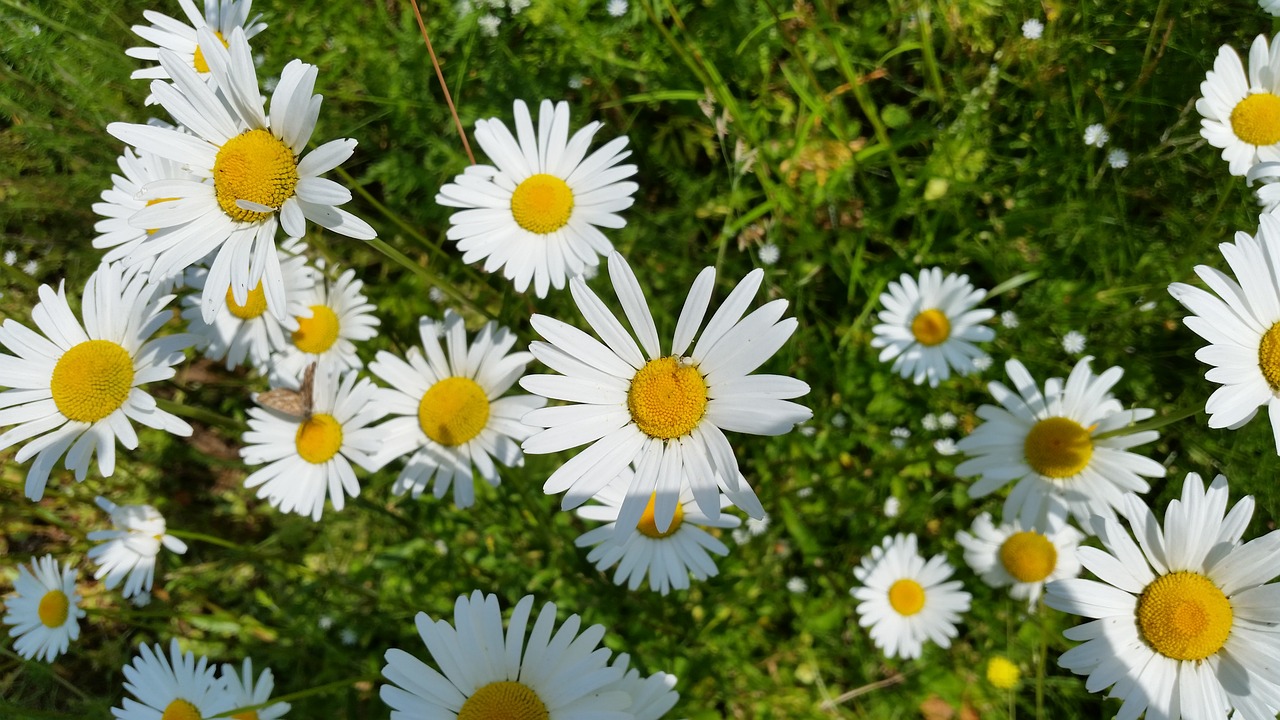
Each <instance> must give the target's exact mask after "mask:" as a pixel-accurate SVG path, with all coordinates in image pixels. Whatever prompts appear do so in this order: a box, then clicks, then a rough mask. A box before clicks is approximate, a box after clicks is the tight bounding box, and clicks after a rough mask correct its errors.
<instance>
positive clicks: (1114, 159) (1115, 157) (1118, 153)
mask: <svg viewBox="0 0 1280 720" xmlns="http://www.w3.org/2000/svg"><path fill="white" fill-rule="evenodd" d="M1107 164H1108V165H1110V166H1111V167H1113V168H1115V169H1116V170H1119V169H1120V168H1125V167H1129V153H1127V152H1125V151H1124V150H1121V149H1120V148H1115V149H1114V150H1112V151H1111V152H1109V153H1107Z"/></svg>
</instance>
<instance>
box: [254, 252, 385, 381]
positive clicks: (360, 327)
mask: <svg viewBox="0 0 1280 720" xmlns="http://www.w3.org/2000/svg"><path fill="white" fill-rule="evenodd" d="M363 290H364V281H363V280H357V279H356V271H355V270H354V269H351V268H348V269H347V270H344V271H343V272H342V274H341V275H339V276H338V279H337V280H328V279H318V280H316V282H315V283H314V284H313V285H312V286H311V289H310V290H305V291H303V292H302V293H301V294H300V295H299V296H298V297H297V299H296V302H297V304H298V305H300V306H301V307H302V308H303V309H302V310H301V312H300V313H299V314H298V315H296V316H294V317H292V318H290V319H289V322H291V323H297V328H296V329H294V330H293V331H292V332H291V333H290V334H289V337H288V338H287V342H286V343H285V346H284V349H283V350H281V351H280V352H278V353H276V355H275V357H274V358H273V359H272V365H271V371H270V375H269V377H270V378H271V382H272V383H274V384H276V385H290V384H294V385H295V386H296V383H297V382H298V379H299V378H301V377H302V374H303V373H304V372H305V371H306V369H307V366H309V365H311V364H312V363H316V364H317V365H318V366H319V368H320V369H321V370H328V371H331V372H342V371H344V370H348V369H352V368H360V367H363V365H364V363H363V361H361V360H360V356H359V355H356V346H355V344H356V343H357V342H363V341H365V340H368V339H369V338H372V337H376V336H377V334H378V326H379V325H380V324H381V322H382V321H381V320H379V319H378V316H376V315H374V314H373V311H374V310H376V309H377V308H375V307H374V305H373V303H370V302H369V299H368V298H367V297H366V296H365V294H364V292H363ZM290 302H291V303H292V302H295V301H294V299H293V298H290Z"/></svg>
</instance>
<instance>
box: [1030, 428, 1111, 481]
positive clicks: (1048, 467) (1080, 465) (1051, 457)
mask: <svg viewBox="0 0 1280 720" xmlns="http://www.w3.org/2000/svg"><path fill="white" fill-rule="evenodd" d="M1022 452H1023V454H1024V455H1025V456H1026V458H1027V464H1028V465H1030V466H1031V469H1032V470H1035V471H1036V472H1038V473H1040V474H1041V475H1043V476H1045V477H1047V478H1053V479H1055V480H1061V479H1064V478H1069V477H1075V476H1076V475H1077V474H1078V473H1079V472H1080V471H1081V470H1083V469H1084V468H1085V466H1086V465H1088V464H1089V459H1090V458H1092V457H1093V439H1092V438H1091V437H1090V430H1089V429H1088V428H1086V427H1083V426H1082V425H1080V423H1078V422H1076V421H1075V420H1072V419H1070V418H1064V417H1051V418H1045V419H1044V420H1041V421H1040V422H1038V423H1036V424H1035V425H1033V426H1031V431H1030V432H1028V433H1027V439H1026V440H1025V441H1024V442H1023V444H1022Z"/></svg>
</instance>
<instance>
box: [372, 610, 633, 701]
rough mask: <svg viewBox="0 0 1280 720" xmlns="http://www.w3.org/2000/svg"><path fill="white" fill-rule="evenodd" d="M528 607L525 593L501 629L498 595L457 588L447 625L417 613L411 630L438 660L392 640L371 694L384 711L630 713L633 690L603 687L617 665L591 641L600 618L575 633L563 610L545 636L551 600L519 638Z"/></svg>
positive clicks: (597, 636) (552, 613)
mask: <svg viewBox="0 0 1280 720" xmlns="http://www.w3.org/2000/svg"><path fill="white" fill-rule="evenodd" d="M532 609H533V596H532V595H526V596H525V597H524V598H522V599H521V600H520V602H519V603H517V604H516V607H515V610H514V611H513V612H512V613H511V621H510V622H509V623H508V625H507V629H506V632H505V633H504V632H503V626H502V613H501V610H500V609H499V607H498V598H497V596H496V595H487V596H486V595H482V594H481V593H480V591H479V590H476V591H475V592H473V593H472V594H471V595H470V597H468V596H466V595H463V596H461V597H459V598H458V601H457V603H456V604H455V605H454V623H453V625H450V624H449V623H448V622H447V621H444V620H432V619H431V617H430V616H428V615H427V614H426V613H418V616H417V618H416V621H417V626H418V634H419V635H421V636H422V641H423V642H425V643H426V645H427V652H428V653H429V654H430V655H431V657H432V658H433V659H434V660H435V661H436V664H437V665H438V666H439V668H440V669H439V670H438V671H437V670H436V669H434V668H432V667H430V666H429V665H427V664H426V663H424V662H422V661H421V660H419V659H418V658H416V657H414V656H413V655H410V654H409V653H407V652H405V651H403V650H400V649H398V648H392V649H390V650H388V651H387V653H386V660H387V664H386V665H385V666H384V667H383V668H382V675H383V677H385V678H386V679H387V682H388V683H389V684H387V685H383V686H382V689H381V690H380V692H379V694H380V695H381V697H382V701H383V702H385V703H386V704H387V705H390V706H391V720H418V718H425V717H454V716H455V715H456V716H457V717H458V718H462V720H468V719H469V718H477V719H479V718H521V719H522V720H588V719H591V720H629V719H630V718H631V717H632V715H631V714H630V713H628V712H627V708H628V707H629V706H630V704H631V697H630V696H629V695H627V693H626V692H625V691H623V690H620V689H617V688H613V687H609V686H610V685H612V684H614V683H616V682H617V681H618V680H620V679H622V677H623V671H624V668H623V667H622V666H619V665H616V664H615V665H613V666H610V665H609V655H610V654H611V653H610V652H609V650H608V649H606V648H602V647H598V646H599V644H600V640H601V638H603V637H604V627H602V626H600V625H592V626H591V627H589V628H587V629H586V630H585V631H583V632H582V633H581V634H579V632H578V629H579V627H580V626H581V621H580V619H579V618H578V616H577V615H570V616H569V619H568V620H566V621H565V622H564V624H563V625H561V626H560V629H559V630H558V631H556V633H555V635H554V636H553V635H552V630H553V628H554V627H555V622H556V606H555V605H554V604H553V603H547V604H546V605H543V606H542V610H540V611H539V612H538V617H537V619H536V620H535V621H534V623H533V629H532V632H531V633H530V634H529V636H528V639H527V642H526V637H525V634H526V632H527V631H528V630H529V615H530V612H531V611H532Z"/></svg>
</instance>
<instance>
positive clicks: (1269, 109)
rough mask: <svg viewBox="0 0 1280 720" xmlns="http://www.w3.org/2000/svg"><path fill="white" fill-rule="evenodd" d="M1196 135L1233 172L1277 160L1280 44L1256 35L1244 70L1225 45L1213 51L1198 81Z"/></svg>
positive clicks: (1279, 143) (1279, 146)
mask: <svg viewBox="0 0 1280 720" xmlns="http://www.w3.org/2000/svg"><path fill="white" fill-rule="evenodd" d="M1200 94H1201V95H1202V96H1203V97H1201V98H1200V99H1199V100H1196V111H1197V112H1199V113H1200V115H1201V116H1202V117H1203V119H1202V120H1201V121H1200V134H1201V135H1202V136H1203V137H1204V139H1205V140H1208V141H1209V144H1210V145H1212V146H1214V147H1216V148H1220V149H1221V150H1222V159H1223V160H1226V161H1227V162H1228V163H1229V166H1228V167H1229V169H1230V171H1231V174H1232V175H1244V174H1246V173H1248V172H1249V168H1251V167H1252V166H1253V165H1255V164H1257V163H1259V162H1266V161H1280V46H1277V45H1276V43H1274V42H1273V43H1270V44H1268V43H1267V36H1266V35H1259V36H1258V37H1257V38H1255V39H1254V41H1253V45H1252V46H1250V48H1249V71H1248V74H1247V75H1246V74H1245V68H1244V65H1243V64H1241V62H1240V56H1239V55H1238V54H1236V51H1235V50H1233V49H1232V48H1231V46H1229V45H1223V46H1222V47H1221V48H1220V49H1219V50H1218V57H1217V58H1216V59H1215V60H1214V61H1213V69H1212V70H1210V71H1209V72H1208V73H1207V74H1206V75H1205V79H1204V82H1202V83H1200Z"/></svg>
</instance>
